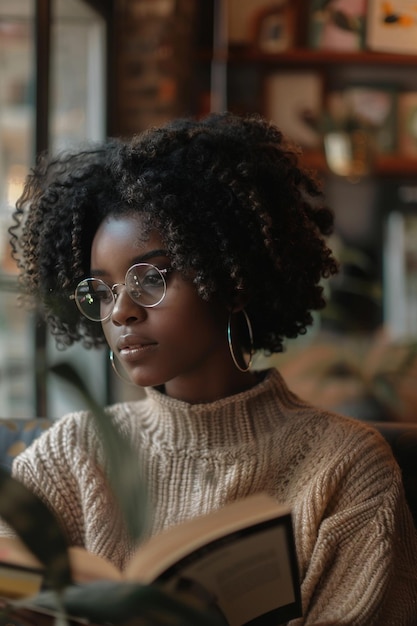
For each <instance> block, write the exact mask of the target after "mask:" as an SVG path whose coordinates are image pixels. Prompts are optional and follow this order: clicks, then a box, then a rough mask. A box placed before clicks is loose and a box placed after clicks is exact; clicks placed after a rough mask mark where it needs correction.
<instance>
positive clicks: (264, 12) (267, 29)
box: [226, 0, 295, 52]
mask: <svg viewBox="0 0 417 626" xmlns="http://www.w3.org/2000/svg"><path fill="white" fill-rule="evenodd" d="M294 10H295V9H294V4H293V3H291V0H275V1H273V0H228V2H227V9H226V11H227V24H228V29H227V30H228V33H227V37H228V43H229V46H231V47H249V46H250V47H252V46H256V47H258V48H259V49H261V50H262V51H265V52H280V51H282V50H285V49H287V48H288V47H290V46H291V45H292V43H293V38H294V35H293V32H294V22H295V19H294Z"/></svg>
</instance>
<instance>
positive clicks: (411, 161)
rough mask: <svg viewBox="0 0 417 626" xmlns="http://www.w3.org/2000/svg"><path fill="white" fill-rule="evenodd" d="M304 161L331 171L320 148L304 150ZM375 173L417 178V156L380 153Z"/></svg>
mask: <svg viewBox="0 0 417 626" xmlns="http://www.w3.org/2000/svg"><path fill="white" fill-rule="evenodd" d="M302 162H303V164H304V165H305V167H307V168H309V169H311V170H316V171H317V172H319V173H320V174H328V173H329V172H330V170H329V167H328V165H327V163H326V158H325V156H324V153H323V152H321V151H320V150H317V151H309V150H306V151H304V152H303V154H302ZM374 174H375V175H376V176H388V177H391V176H395V177H408V176H409V177H415V178H417V157H416V158H412V157H406V156H404V155H399V154H390V155H387V154H384V155H379V156H378V157H377V158H376V161H375V167H374Z"/></svg>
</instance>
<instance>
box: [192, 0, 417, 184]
mask: <svg viewBox="0 0 417 626" xmlns="http://www.w3.org/2000/svg"><path fill="white" fill-rule="evenodd" d="M237 4H238V3H237V2H236V0H226V1H221V0H213V1H212V2H206V3H205V8H204V10H201V11H200V23H199V25H198V28H197V36H196V37H195V40H196V57H195V58H196V61H195V71H194V85H193V89H194V93H196V94H198V96H197V97H196V101H195V103H194V108H195V110H196V112H197V113H198V114H205V113H207V112H208V111H209V110H210V109H213V108H214V109H221V108H223V109H225V108H227V109H229V110H232V111H236V112H251V111H256V112H260V113H261V114H263V115H265V116H266V117H270V116H271V115H270V107H268V95H267V94H268V89H267V87H266V86H267V83H268V80H269V79H270V78H271V77H273V76H274V75H276V74H280V73H282V74H283V76H290V75H293V74H296V73H299V74H304V75H307V74H314V75H315V76H316V77H317V80H318V81H319V82H320V85H321V86H320V88H321V111H324V112H325V110H326V106H327V103H326V98H327V96H328V94H329V93H330V92H332V91H337V90H339V91H343V90H344V89H345V88H348V87H350V86H352V85H368V86H369V87H371V88H372V87H373V86H375V88H381V89H390V90H392V91H393V101H392V106H393V107H395V108H396V109H397V107H398V100H399V98H400V97H401V94H402V93H405V92H407V93H408V92H414V91H415V92H417V72H416V69H417V45H416V54H411V53H405V54H403V53H401V54H399V53H392V52H384V51H373V50H368V49H366V42H364V43H362V46H363V47H362V48H361V49H358V50H337V49H314V48H312V47H310V45H309V20H310V19H311V11H312V9H311V7H312V5H313V4H315V5H316V6H317V5H318V4H319V3H317V2H315V3H314V0H312V1H311V2H307V3H306V2H302V1H301V0H292V2H291V3H288V4H289V5H291V10H292V12H293V19H292V24H293V25H295V26H294V28H295V32H294V33H293V37H292V42H293V43H292V45H290V46H289V47H288V48H287V49H285V50H283V51H278V52H265V51H263V50H262V49H261V48H260V46H259V42H257V41H256V40H255V39H254V38H253V33H255V32H256V31H257V29H256V28H255V27H254V26H253V24H252V26H248V28H247V30H248V32H249V33H252V35H249V36H248V38H247V40H246V41H244V42H242V41H236V40H232V41H230V39H229V36H228V33H230V32H233V31H234V30H236V29H235V28H234V26H233V23H231V20H232V19H233V17H234V14H233V11H232V9H231V8H230V7H231V6H232V5H235V6H237ZM241 4H242V11H243V12H244V11H246V13H247V16H248V20H249V21H250V20H251V19H252V20H255V19H259V15H260V14H262V11H264V12H265V11H266V10H267V9H268V7H270V6H272V5H275V6H278V5H280V4H282V5H285V4H286V3H285V2H281V3H271V2H268V1H267V0H258V1H256V0H243V2H242V3H241ZM322 4H325V3H322ZM336 4H337V3H336ZM250 10H252V12H253V17H252V18H251V17H250ZM235 11H237V9H235ZM256 16H258V18H256ZM239 19H241V18H239ZM209 28H212V29H213V30H212V36H211V37H210V36H208V34H207V31H208V29H209ZM258 30H259V29H258ZM251 37H252V38H251ZM416 41H417V39H416ZM306 96H307V97H308V94H306ZM277 106H278V104H277ZM395 115H396V116H398V113H397V112H396V113H395ZM277 123H278V122H277ZM278 125H280V124H279V123H278ZM281 127H282V125H281ZM283 130H284V131H285V130H286V129H285V128H283ZM392 132H394V133H395V134H396V136H395V138H394V139H395V143H396V144H397V143H398V141H397V140H398V137H397V134H398V133H399V132H400V124H399V120H395V128H393V131H392ZM295 141H297V137H295ZM416 146H417V139H416ZM302 147H303V149H304V157H303V158H304V160H305V164H306V165H307V166H308V167H311V168H313V169H317V170H318V171H319V173H320V174H321V175H323V176H327V175H329V174H331V172H329V168H328V164H327V162H326V158H325V155H324V151H323V145H322V143H321V142H320V141H319V142H318V145H317V146H316V147H314V149H313V150H312V149H311V147H309V146H302ZM373 175H375V176H376V177H394V178H395V177H410V176H412V177H413V176H417V147H416V153H415V154H411V155H410V154H403V153H401V151H400V150H399V149H397V148H394V149H392V150H391V151H389V152H384V153H382V154H379V153H378V152H377V154H376V158H375V161H374V165H373Z"/></svg>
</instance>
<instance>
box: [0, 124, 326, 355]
mask: <svg viewBox="0 0 417 626" xmlns="http://www.w3.org/2000/svg"><path fill="white" fill-rule="evenodd" d="M137 213H140V214H141V215H142V218H143V219H144V223H145V224H146V226H147V228H149V229H150V228H156V229H157V230H158V231H159V232H160V234H161V237H162V239H163V240H164V242H165V245H166V250H167V251H168V255H169V258H170V260H171V263H172V266H173V267H175V268H176V269H177V270H178V271H179V272H181V273H182V274H183V275H184V276H186V277H190V278H192V280H193V281H194V284H195V286H196V289H197V290H198V292H199V294H200V296H201V297H202V298H204V299H206V300H209V299H210V298H212V297H213V296H214V295H215V296H216V297H218V298H221V299H223V300H224V302H225V303H226V304H230V303H231V302H232V301H233V299H234V297H235V296H236V294H237V292H238V291H239V293H242V292H243V293H244V294H245V300H246V301H247V305H246V311H247V313H248V315H249V318H250V320H251V322H252V327H253V335H254V348H255V349H257V350H263V351H265V352H266V353H273V352H280V351H282V349H283V341H284V339H285V338H286V337H288V338H294V337H296V336H297V335H299V334H303V333H305V332H306V329H307V327H308V326H309V325H310V324H311V323H312V311H314V310H320V309H321V308H323V307H324V305H325V301H324V297H323V287H322V285H321V282H322V279H323V278H328V277H330V276H331V275H332V274H334V273H336V272H337V270H338V267H337V262H336V261H335V259H334V257H333V255H332V252H331V250H330V249H329V247H328V246H327V244H326V237H327V236H328V235H330V234H331V232H332V228H333V213H332V211H331V210H330V209H329V208H328V207H327V206H326V205H325V203H324V199H323V194H322V191H321V187H320V184H319V182H318V181H317V180H316V179H315V178H314V176H313V175H311V174H310V173H309V172H307V171H304V170H303V168H302V167H301V165H300V163H299V159H298V153H297V150H296V149H295V148H294V147H293V146H292V145H291V144H290V143H289V142H288V141H287V140H286V139H285V138H284V136H283V135H282V133H281V132H280V130H279V129H277V128H276V127H275V126H274V125H272V124H270V123H268V122H267V121H265V120H263V119H262V118H261V117H259V116H255V115H248V116H242V117H241V116H236V115H233V114H231V113H222V114H211V115H209V116H208V117H206V118H204V119H202V120H195V119H192V118H187V119H179V120H175V121H172V122H169V123H168V124H166V125H165V126H163V127H161V128H152V129H149V130H147V131H145V132H143V133H141V134H139V135H137V136H134V137H133V138H132V139H130V140H129V141H125V140H120V139H109V140H107V141H105V142H103V143H102V144H99V145H88V146H84V147H83V148H82V149H79V150H78V151H77V152H67V153H62V154H60V155H58V156H55V157H49V158H48V157H47V156H43V157H41V158H40V159H39V161H38V163H37V165H36V167H35V168H34V169H33V170H32V172H31V174H30V175H29V176H28V178H27V181H26V185H25V188H24V191H23V194H22V196H21V198H20V199H19V201H18V202H17V205H16V210H15V212H14V224H13V225H12V226H11V228H10V234H11V245H12V249H13V256H14V258H15V260H16V262H17V264H18V267H19V269H20V281H21V286H22V288H23V291H24V293H26V294H27V295H28V296H30V297H31V298H35V299H36V301H37V302H38V303H39V304H40V306H41V309H42V312H43V314H44V317H45V319H46V320H47V322H48V323H49V325H50V328H51V332H52V334H53V335H54V336H55V339H56V341H57V343H58V345H59V346H60V347H65V346H68V345H71V344H72V343H73V342H76V341H81V342H82V343H83V344H84V345H85V346H86V347H93V346H99V345H100V344H103V343H104V342H105V339H104V335H103V333H102V328H101V324H98V323H94V322H90V321H89V320H87V319H85V318H83V317H82V316H81V315H80V313H79V312H78V309H77V307H76V306H75V304H74V302H72V301H71V300H70V294H71V293H72V292H73V290H74V288H75V286H76V285H77V283H78V282H79V281H80V280H81V279H83V278H85V277H87V276H88V275H89V271H90V250H91V244H92V240H93V237H94V235H95V232H96V230H97V228H98V226H99V225H100V223H101V222H102V220H103V219H104V218H105V217H107V216H109V215H112V216H120V215H132V214H137Z"/></svg>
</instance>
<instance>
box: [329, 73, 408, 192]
mask: <svg viewBox="0 0 417 626" xmlns="http://www.w3.org/2000/svg"><path fill="white" fill-rule="evenodd" d="M321 127H322V132H323V143H324V151H325V156H326V161H327V164H328V166H329V168H330V170H331V171H332V172H334V173H335V174H338V175H340V176H346V177H348V178H350V179H351V180H357V179H359V178H362V177H363V176H367V175H369V174H371V173H372V171H373V169H374V162H375V158H376V156H377V155H378V154H384V153H385V154H389V153H393V152H394V151H395V149H396V144H397V114H396V92H395V89H394V88H392V87H378V86H376V85H375V86H371V87H369V86H364V85H350V86H348V87H346V88H345V89H342V90H338V91H332V92H330V93H329V94H327V98H326V110H325V113H324V115H323V117H322V121H321Z"/></svg>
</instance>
